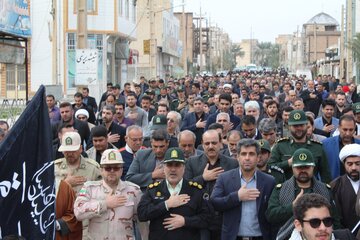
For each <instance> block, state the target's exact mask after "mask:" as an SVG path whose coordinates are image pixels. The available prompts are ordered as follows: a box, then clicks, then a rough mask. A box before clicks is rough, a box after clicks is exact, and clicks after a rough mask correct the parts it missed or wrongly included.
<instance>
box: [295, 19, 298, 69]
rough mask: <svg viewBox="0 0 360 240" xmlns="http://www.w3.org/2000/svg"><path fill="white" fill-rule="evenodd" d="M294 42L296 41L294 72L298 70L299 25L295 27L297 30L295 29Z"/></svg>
mask: <svg viewBox="0 0 360 240" xmlns="http://www.w3.org/2000/svg"><path fill="white" fill-rule="evenodd" d="M295 40H296V52H295V70H296V69H298V51H299V25H298V26H297V29H296V36H295Z"/></svg>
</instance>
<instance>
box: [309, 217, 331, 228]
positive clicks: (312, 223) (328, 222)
mask: <svg viewBox="0 0 360 240" xmlns="http://www.w3.org/2000/svg"><path fill="white" fill-rule="evenodd" d="M302 221H303V222H308V223H310V226H311V227H312V228H318V227H320V225H321V222H323V223H324V225H325V227H331V226H332V225H333V224H334V219H333V218H332V217H326V218H324V219H319V218H313V219H309V220H304V219H303V220H302Z"/></svg>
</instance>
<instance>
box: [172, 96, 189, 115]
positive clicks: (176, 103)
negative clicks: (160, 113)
mask: <svg viewBox="0 0 360 240" xmlns="http://www.w3.org/2000/svg"><path fill="white" fill-rule="evenodd" d="M184 102H186V99H185V100H184V101H181V100H180V99H174V100H172V102H171V104H170V109H171V111H177V112H180V111H181V110H183V109H184V108H185V107H186V106H187V104H185V105H184V107H183V108H180V109H178V107H179V105H180V104H181V103H184Z"/></svg>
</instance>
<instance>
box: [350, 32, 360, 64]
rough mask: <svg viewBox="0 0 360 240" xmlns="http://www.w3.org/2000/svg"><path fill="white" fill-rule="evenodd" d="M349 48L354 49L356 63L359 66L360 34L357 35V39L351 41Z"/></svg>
mask: <svg viewBox="0 0 360 240" xmlns="http://www.w3.org/2000/svg"><path fill="white" fill-rule="evenodd" d="M348 47H349V48H351V49H352V51H353V54H354V57H355V61H356V63H357V65H358V66H359V65H360V61H359V60H360V33H357V34H356V35H355V37H354V38H353V39H352V40H350V41H349V43H348Z"/></svg>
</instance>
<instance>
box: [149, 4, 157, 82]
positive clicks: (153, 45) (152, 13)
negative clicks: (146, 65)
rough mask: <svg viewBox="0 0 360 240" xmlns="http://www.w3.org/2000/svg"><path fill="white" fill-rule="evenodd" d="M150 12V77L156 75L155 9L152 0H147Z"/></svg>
mask: <svg viewBox="0 0 360 240" xmlns="http://www.w3.org/2000/svg"><path fill="white" fill-rule="evenodd" d="M149 6H150V9H149V14H150V16H149V17H150V77H151V78H152V77H156V50H157V48H156V39H155V11H154V0H150V2H149Z"/></svg>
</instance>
